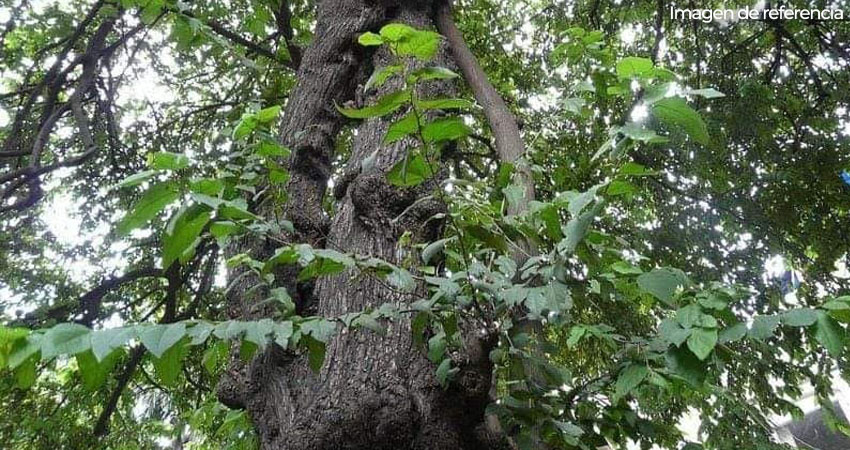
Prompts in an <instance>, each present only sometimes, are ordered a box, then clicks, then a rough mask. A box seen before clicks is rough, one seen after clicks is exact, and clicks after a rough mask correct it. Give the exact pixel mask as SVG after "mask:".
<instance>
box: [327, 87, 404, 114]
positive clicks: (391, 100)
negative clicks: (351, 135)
mask: <svg viewBox="0 0 850 450" xmlns="http://www.w3.org/2000/svg"><path fill="white" fill-rule="evenodd" d="M409 101H410V91H408V90H401V91H396V92H392V93H390V94H387V95H384V96H383V97H381V98H380V99H378V102H377V103H375V104H374V105H372V106H367V107H365V108H360V109H356V108H342V107H339V106H338V107H337V110H339V112H340V113H341V114H342V115H343V116H345V117H348V118H351V119H369V118H372V117H382V116H386V115H387V114H390V113H392V112H395V111H396V110H397V109H399V108H401V106H402V105H404V104H405V103H407V102H409Z"/></svg>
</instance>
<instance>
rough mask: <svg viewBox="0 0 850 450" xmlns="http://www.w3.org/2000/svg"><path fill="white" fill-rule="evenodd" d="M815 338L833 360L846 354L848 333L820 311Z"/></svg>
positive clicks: (825, 313) (824, 312)
mask: <svg viewBox="0 0 850 450" xmlns="http://www.w3.org/2000/svg"><path fill="white" fill-rule="evenodd" d="M817 314H818V321H817V328H816V331H815V338H816V339H817V340H818V342H820V343H821V345H823V346H824V347H826V350H827V351H828V352H829V354H830V355H832V357H833V358H838V357H840V356H841V354H842V353H843V352H844V345H845V342H846V339H847V337H846V332H845V331H844V328H841V325H839V324H838V322H836V321H835V319H833V318H832V317H830V316H829V314H828V313H827V312H826V311H818V312H817Z"/></svg>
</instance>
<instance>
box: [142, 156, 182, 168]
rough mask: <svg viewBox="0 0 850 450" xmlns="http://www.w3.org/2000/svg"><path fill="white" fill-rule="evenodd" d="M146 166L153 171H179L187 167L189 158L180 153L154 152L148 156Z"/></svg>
mask: <svg viewBox="0 0 850 450" xmlns="http://www.w3.org/2000/svg"><path fill="white" fill-rule="evenodd" d="M148 166H149V167H150V168H151V169H154V170H180V169H185V168H186V167H189V158H188V157H186V155H183V154H180V153H171V152H154V153H149V154H148Z"/></svg>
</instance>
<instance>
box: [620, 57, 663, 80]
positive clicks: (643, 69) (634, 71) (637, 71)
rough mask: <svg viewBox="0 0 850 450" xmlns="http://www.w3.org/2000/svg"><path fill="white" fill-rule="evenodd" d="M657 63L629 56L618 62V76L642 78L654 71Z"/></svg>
mask: <svg viewBox="0 0 850 450" xmlns="http://www.w3.org/2000/svg"><path fill="white" fill-rule="evenodd" d="M654 66H655V65H654V64H653V63H652V60H649V59H647V58H638V57H635V56H629V57H626V58H623V59H622V60H620V62H618V63H617V76H618V77H620V78H642V77H644V76H646V75H649V74H651V73H652V68H653V67H654Z"/></svg>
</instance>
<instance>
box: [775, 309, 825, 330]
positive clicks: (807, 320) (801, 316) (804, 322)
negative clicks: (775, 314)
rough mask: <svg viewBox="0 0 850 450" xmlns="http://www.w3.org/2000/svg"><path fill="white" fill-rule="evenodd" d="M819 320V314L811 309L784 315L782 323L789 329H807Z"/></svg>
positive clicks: (795, 310)
mask: <svg viewBox="0 0 850 450" xmlns="http://www.w3.org/2000/svg"><path fill="white" fill-rule="evenodd" d="M817 320H818V313H817V311H815V310H814V309H811V308H797V309H792V310H790V311H785V312H784V313H782V323H784V324H785V325H787V326H789V327H807V326H809V325H812V324H814V323H815V322H817Z"/></svg>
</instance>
